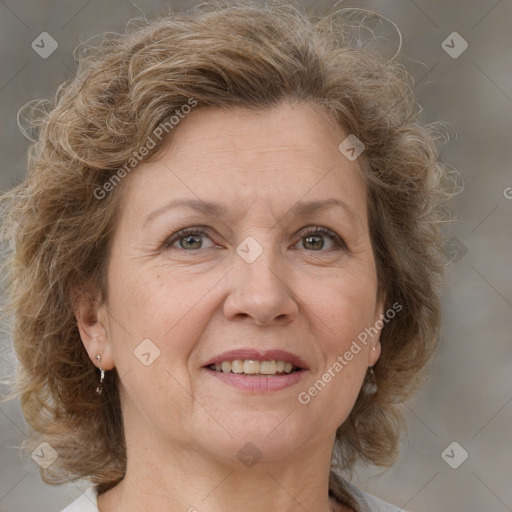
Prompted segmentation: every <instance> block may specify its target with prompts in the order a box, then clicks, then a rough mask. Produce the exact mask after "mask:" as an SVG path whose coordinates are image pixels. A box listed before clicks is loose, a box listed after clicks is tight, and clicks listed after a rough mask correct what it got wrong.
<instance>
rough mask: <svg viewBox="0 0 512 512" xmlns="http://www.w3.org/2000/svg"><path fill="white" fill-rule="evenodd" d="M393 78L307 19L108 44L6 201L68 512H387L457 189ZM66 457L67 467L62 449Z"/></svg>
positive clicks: (50, 478)
mask: <svg viewBox="0 0 512 512" xmlns="http://www.w3.org/2000/svg"><path fill="white" fill-rule="evenodd" d="M407 78H408V75H407V74H406V73H405V72H404V70H403V68H401V67H400V66H398V65H396V64H392V63H386V62H384V61H383V60H382V59H381V58H380V57H379V56H377V55H375V54H372V53H371V52H369V51H366V50H364V49H363V48H354V47H351V46H350V45H349V44H348V40H347V38H346V35H345V33H344V31H343V24H342V21H341V20H340V19H339V18H338V17H337V16H336V14H333V15H332V16H330V17H328V18H324V19H320V20H316V21H312V20H309V19H307V18H306V17H305V16H304V15H302V14H300V13H299V12H298V11H296V10H295V9H294V8H292V7H291V6H289V5H287V4H279V3H273V5H272V8H269V7H258V6H251V5H250V4H240V5H237V6H226V7H219V6H217V7H215V8H212V7H211V6H203V7H202V8H201V9H200V10H198V11H196V12H194V13H191V14H179V15H178V14H172V15H171V14H169V15H166V16H162V17H161V18H159V19H157V20H155V21H153V22H150V23H147V24H144V25H143V26H142V27H139V28H137V29H134V30H131V31H128V32H127V33H126V34H125V35H122V36H119V37H117V38H114V39H111V40H105V41H104V43H103V44H102V45H101V46H100V47H98V48H97V51H95V52H93V53H90V54H89V55H88V56H87V57H83V58H82V60H81V61H80V65H79V70H78V74H77V77H76V79H75V80H73V81H71V82H69V83H66V84H64V85H63V86H61V87H60V88H59V90H58V93H57V98H56V103H55V105H54V106H53V107H52V108H51V109H48V110H47V112H46V113H45V114H44V116H42V118H41V119H40V120H39V133H38V140H37V141H36V142H35V144H33V146H32V147H31V150H30V154H29V173H28V177H27V179H26V181H25V182H24V183H22V184H21V185H20V186H19V187H17V189H15V190H13V191H11V192H10V193H8V194H6V195H5V196H4V198H3V199H4V202H5V205H6V206H5V208H6V209H7V217H6V219H5V223H4V240H7V241H11V244H12V247H13V249H14V250H13V254H12V255H11V257H10V259H9V260H8V261H7V270H8V271H9V279H10V285H11V286H10V294H9V298H10V306H11V310H12V312H13V314H14V319H15V322H14V332H13V337H14V344H15V348H16V352H17V356H18V358H19V361H20V369H19V379H18V383H17V386H18V387H17V389H18V392H19V395H20V397H21V403H22V407H23V411H24V414H25V417H26V419H27V421H28V422H29V424H30V425H31V426H32V428H33V430H34V440H33V445H31V450H34V451H33V452H32V454H33V457H35V458H36V459H37V457H39V458H40V459H41V460H40V465H41V468H42V469H41V471H42V475H43V479H44V480H45V481H46V482H48V483H61V482H65V481H68V480H69V479H78V478H87V479H89V480H90V482H91V483H92V484H93V485H94V487H91V488H90V489H89V490H88V491H87V493H86V494H84V495H83V496H82V497H81V498H80V499H79V500H77V501H76V502H75V503H73V504H72V505H70V506H69V507H68V508H66V511H68V512H70V511H73V512H78V511H98V510H100V511H101V512H114V511H124V512H129V511H140V510H155V511H160V510H166V511H170V510H172V511H186V510H188V511H196V510H197V511H209V512H214V511H218V510H224V511H225V510H240V509H243V510H245V511H268V510H280V511H292V510H293V511H296V510H311V511H315V512H318V511H319V512H324V511H325V512H327V511H353V512H354V511H357V512H363V511H370V510H371V511H376V510H379V511H392V510H398V508H397V507H394V506H392V505H390V504H387V503H385V502H383V501H382V500H379V499H378V498H376V497H374V496H371V495H369V494H367V493H364V492H362V491H360V490H359V489H357V488H356V487H355V486H354V485H353V484H351V483H350V481H349V480H350V476H348V477H347V478H345V477H343V476H342V474H345V476H347V475H350V472H351V469H352V468H353V467H354V465H355V463H356V461H358V460H361V461H363V462H366V463H371V464H375V465H380V466H389V465H391V464H392V463H393V461H394V460H395V459H396V455H397V444H398V438H399V435H400V432H401V429H402V428H403V418H402V416H401V413H400V410H399V409H398V404H399V403H400V402H402V401H403V400H405V399H406V398H407V397H409V396H410V395H411V393H412V392H413V391H414V390H415V389H417V387H418V386H419V383H420V379H419V378H418V377H419V375H420V370H421V369H422V368H423V367H424V366H425V364H426V362H427V361H428V359H429V358H430V356H431V355H432V353H433V351H434V349H435V346H436V342H437V339H438V336H439V328H440V317H441V315H440V304H439V298H438V294H439V285H440V283H441V280H442V275H443V257H442V252H441V247H442V239H441V235H440V231H439V221H440V220H441V218H442V216H441V213H440V212H441V210H440V205H441V200H442V199H445V198H446V197H448V193H447V192H446V191H445V189H444V188H443V183H444V177H445V169H444V167H443V166H442V165H441V164H440V163H439V161H438V156H437V151H436V147H435V138H434V132H433V130H431V129H430V128H429V127H421V126H420V125H419V124H418V122H417V117H418V113H417V112H416V110H415V108H414V105H415V104H414V99H413V97H412V93H411V89H410V87H409V85H408V82H407ZM41 443H46V444H41Z"/></svg>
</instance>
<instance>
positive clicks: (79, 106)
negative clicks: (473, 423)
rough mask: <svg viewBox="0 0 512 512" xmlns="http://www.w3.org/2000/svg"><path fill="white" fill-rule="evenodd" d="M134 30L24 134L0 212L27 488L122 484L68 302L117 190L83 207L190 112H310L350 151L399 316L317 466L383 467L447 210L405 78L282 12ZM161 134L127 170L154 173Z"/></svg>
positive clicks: (101, 278)
mask: <svg viewBox="0 0 512 512" xmlns="http://www.w3.org/2000/svg"><path fill="white" fill-rule="evenodd" d="M139 21H140V23H139V24H137V23H133V24H130V23H129V24H128V25H127V27H126V30H125V32H124V34H111V33H109V36H108V37H107V35H104V37H103V39H102V41H101V42H100V43H98V44H97V45H96V46H95V47H93V48H92V49H88V50H87V52H82V54H80V56H79V59H78V71H77V75H76V77H75V78H74V79H72V80H70V81H66V82H64V83H63V84H61V85H60V86H59V87H58V89H57V92H56V97H55V102H54V103H53V104H51V105H50V106H47V107H46V108H44V109H39V111H38V114H39V116H38V118H37V119H34V120H33V121H32V124H33V127H34V128H35V132H34V133H36V134H37V135H36V139H35V140H34V141H33V143H32V144H31V145H30V147H29V150H28V154H27V161H28V173H27V177H26V179H25V180H24V181H23V182H22V183H21V184H19V185H18V186H16V187H14V188H13V189H12V190H10V191H8V192H6V193H4V194H3V196H2V204H3V217H4V222H3V227H2V241H3V243H5V244H7V245H8V246H9V248H10V250H9V251H8V253H7V255H6V257H5V272H6V273H5V274H4V276H5V277H4V278H5V279H6V283H7V285H6V286H7V289H6V297H7V303H6V308H5V311H7V313H8V315H9V317H10V318H12V319H13V325H12V336H13V342H14V348H15V352H16V356H17V359H18V361H19V367H18V371H17V379H16V384H15V393H16V394H17V396H19V398H20V401H21V406H22V409H23V413H24V416H25V418H26V420H27V422H28V423H29V425H30V426H31V429H32V437H31V440H32V441H31V443H30V446H36V445H37V444H38V443H39V442H41V441H43V440H44V441H46V442H48V443H50V445H51V446H52V447H53V448H54V449H55V450H56V451H57V453H58V458H57V460H56V461H55V462H54V463H53V464H52V465H51V466H50V467H49V468H47V469H41V472H42V478H43V480H44V481H45V482H47V483H62V482H65V481H67V480H75V479H79V478H87V479H89V480H90V481H91V482H92V483H94V484H97V485H98V489H99V492H103V491H105V490H107V489H109V488H110V487H112V486H114V485H115V484H116V483H118V482H119V481H120V480H121V479H122V478H123V477H124V474H125V471H126V463H127V461H126V446H125V439H124V432H123V421H122V411H121V408H120V401H119V392H118V375H117V373H116V371H115V369H114V370H112V371H110V372H107V374H106V382H105V390H106V391H105V393H104V394H103V395H100V396H97V395H96V394H95V393H94V390H95V388H96V386H97V383H98V373H97V369H96V368H95V366H94V364H93V363H92V362H91V360H90V359H89V357H88V355H87V353H86V351H85V348H84V346H83V344H82V342H81V338H80V334H79V331H78V327H77V320H76V317H75V314H74V308H73V304H74V301H75V298H76V297H77V294H78V293H79V292H81V291H84V290H96V291H98V292H99V293H100V297H101V299H102V300H105V299H106V297H107V293H108V290H107V289H106V267H107V264H108V261H109V254H110V242H111V240H112V234H113V232H114V230H115V228H116V222H117V219H118V217H119V212H120V204H121V202H120V197H121V193H120V191H121V187H112V190H111V191H110V193H108V194H105V197H103V198H101V199H98V198H97V191H98V190H99V188H102V187H104V185H105V183H106V182H107V181H109V180H111V179H112V176H113V175H114V172H115V171H116V170H119V169H120V168H122V167H123V166H125V165H126V162H129V161H130V159H133V158H134V155H136V154H138V153H137V151H138V149H139V148H141V147H143V146H145V145H147V144H146V142H147V141H148V137H152V136H153V137H152V138H153V139H155V137H154V132H155V129H156V128H157V127H158V126H159V125H160V124H161V123H162V122H164V121H165V120H167V119H168V118H169V116H172V115H173V114H174V113H175V112H176V111H179V110H180V109H181V108H182V106H183V105H186V104H187V103H189V102H190V101H191V99H193V100H194V101H195V102H197V103H196V106H195V107H194V108H195V109H200V108H208V107H209V108H233V107H240V108H246V109H251V110H253V111H262V110H265V109H270V108H272V107H274V106H277V105H279V104H280V103H281V102H283V101H290V102H297V103H304V104H312V105H314V106H318V107H319V108H321V109H323V110H324V111H325V112H326V113H327V114H328V115H329V116H330V118H332V119H333V120H334V121H335V122H336V123H338V124H339V125H340V126H341V127H342V128H343V129H344V131H345V132H346V133H348V134H354V135H355V136H356V137H357V138H358V139H359V140H360V141H362V142H363V143H364V146H365V150H364V152H363V153H362V155H361V156H360V157H359V159H358V162H359V164H360V166H361V169H362V171H363V175H364V178H365V182H366V194H367V215H368V222H369V229H370V237H371V243H372V248H373V251H374V256H375V262H376V269H377V277H378V296H379V297H381V298H382V300H383V301H384V304H385V309H389V308H391V306H392V305H393V304H395V305H396V303H398V304H399V305H401V306H402V310H401V311H400V312H399V313H397V314H396V316H395V318H393V320H391V321H389V322H386V323H385V325H384V326H383V328H382V331H381V336H380V342H381V345H382V351H381V356H380V358H379V360H378V362H377V363H376V364H375V366H374V372H375V379H376V383H377V389H376V392H370V388H371V382H370V381H369V378H370V376H369V375H368V376H367V377H366V378H365V382H364V383H363V386H362V388H361V391H360V393H359V395H358V398H357V400H356V403H355V405H354V407H353V409H352V411H351V413H350V415H349V416H348V418H347V419H346V421H345V422H344V423H343V425H341V426H340V427H339V429H338V432H337V436H336V441H335V447H334V448H335V451H336V453H337V454H338V463H339V464H341V466H342V467H343V468H344V469H348V470H349V471H351V468H352V467H353V466H354V465H355V463H356V462H357V461H362V462H365V463H369V464H373V465H376V466H390V465H391V464H393V462H394V461H395V460H396V458H397V454H398V446H399V441H400V435H401V432H402V430H403V429H404V426H405V422H404V418H403V413H402V410H401V407H400V404H401V402H403V401H405V400H406V399H407V398H408V397H410V396H411V394H412V393H414V392H415V391H416V390H417V389H418V387H419V386H420V385H421V384H423V382H424V379H423V378H422V375H423V373H424V372H422V371H421V370H423V369H424V368H425V367H426V363H427V362H428V361H429V359H430V358H431V356H432V355H433V354H434V352H435V350H436V347H437V342H438V339H439V335H440V328H441V307H440V297H439V294H440V289H441V286H442V284H443V281H444V271H445V268H444V266H445V261H446V260H445V258H444V254H443V237H442V234H441V229H440V228H441V226H440V223H441V222H442V221H443V219H444V218H445V217H446V211H445V210H444V207H443V204H444V202H445V200H446V199H448V198H449V197H451V195H450V193H449V191H448V186H447V183H448V181H447V180H446V178H447V176H448V174H447V172H446V171H447V166H446V165H445V164H442V163H441V159H440V157H439V152H438V147H437V140H438V139H439V137H440V136H439V133H438V132H437V130H436V125H435V124H434V123H431V124H420V123H419V122H418V120H419V117H420V113H421V108H420V107H419V106H418V104H417V102H416V100H415V98H414V95H413V90H412V87H411V77H410V75H409V74H408V72H407V71H406V70H405V68H404V66H403V65H401V64H399V63H397V62H396V61H394V60H392V61H386V60H385V59H384V58H382V56H381V55H379V54H377V53H375V52H372V51H369V50H368V49H367V48H364V47H363V46H357V45H353V44H351V43H350V41H349V39H350V38H349V35H348V32H347V30H346V29H345V27H344V24H343V16H341V15H340V14H339V13H337V12H332V13H331V14H330V15H329V16H326V17H317V18H314V17H308V16H307V15H306V14H304V13H302V12H300V11H299V10H298V9H297V8H295V7H292V6H291V5H290V4H287V3H283V2H272V5H271V6H268V5H265V6H263V5H260V6H258V5H255V4H252V3H250V2H240V3H237V4H235V5H226V4H220V3H215V4H212V3H211V2H208V4H207V5H205V4H202V5H201V6H199V7H197V8H196V9H194V10H191V11H189V12H187V13H172V12H166V13H165V14H162V15H161V16H159V17H158V18H156V19H154V20H152V21H149V22H148V21H147V20H145V19H144V20H142V19H139ZM38 105H40V104H38ZM35 110H36V109H34V111H35ZM176 130H179V126H177V127H176V128H175V129H174V130H171V131H169V132H168V134H166V135H165V137H163V138H162V140H157V141H156V144H155V147H154V148H152V149H149V150H148V152H147V156H146V157H145V159H144V160H145V161H151V160H152V159H154V158H156V155H157V154H158V152H159V150H160V149H161V148H163V147H165V145H166V143H167V142H168V140H169V139H170V138H171V137H172V135H173V133H175V132H176ZM340 142H341V141H340ZM133 172H137V170H136V169H135V170H134V171H133ZM121 185H122V184H121ZM104 190H105V189H104ZM95 191H96V192H95ZM374 391H375V390H374ZM333 460H334V457H333Z"/></svg>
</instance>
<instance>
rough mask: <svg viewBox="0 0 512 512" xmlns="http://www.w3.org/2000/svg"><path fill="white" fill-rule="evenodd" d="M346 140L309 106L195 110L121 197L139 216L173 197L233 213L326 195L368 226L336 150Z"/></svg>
mask: <svg viewBox="0 0 512 512" xmlns="http://www.w3.org/2000/svg"><path fill="white" fill-rule="evenodd" d="M346 137H347V133H345V132H344V130H343V129H342V128H341V127H340V126H339V125H338V124H337V123H335V122H334V121H333V120H332V119H331V118H329V117H328V116H327V114H326V113H325V112H323V111H320V110H319V109H318V108H317V107H314V106H312V105H309V104H286V103H284V104H281V105H279V106H276V107H273V108H271V109H266V110H260V111H253V110H247V109H239V108H236V109H227V108H224V109H220V108H212V109H204V108H203V109H197V110H196V111H192V112H191V113H190V114H188V116H187V117H186V118H185V119H184V120H182V121H180V124H179V125H178V126H177V127H176V132H175V133H173V137H172V139H171V140H170V142H168V144H167V146H166V147H164V148H162V151H161V152H160V154H159V157H158V158H157V159H156V160H154V161H152V162H147V163H145V162H142V163H141V164H139V166H138V167H137V168H136V169H135V170H134V172H133V173H132V174H131V175H130V176H129V180H128V181H129V182H130V183H129V184H127V185H128V190H127V191H126V192H125V193H123V196H124V197H123V199H124V202H125V204H126V206H127V207H128V208H135V209H137V210H139V211H138V213H139V214H142V213H143V210H146V209H147V208H146V207H147V206H148V205H151V206H153V207H158V206H163V205H164V204H165V203H166V202H167V201H169V199H172V198H180V199H185V198H188V199H190V200H195V201H196V202H197V201H199V202H201V201H204V202H208V201H211V202H213V201H215V202H217V203H219V202H222V203H225V204H226V206H228V207H229V208H231V209H233V210H236V209H237V208H238V209H243V207H244V206H247V205H248V204H249V203H251V204H253V203H255V202H257V201H258V200H260V201H261V202H262V203H264V205H263V206H264V207H265V208H266V209H268V208H271V209H272V211H273V212H274V211H278V210H279V209H280V208H279V205H280V204H281V205H282V206H283V207H290V208H291V206H292V205H293V204H295V203H297V202H299V201H301V200H303V201H304V202H306V201H318V200H322V199H326V198H327V197H329V198H337V199H339V200H340V201H343V202H345V203H347V205H348V206H349V207H350V209H351V210H352V211H354V212H356V213H358V214H359V217H360V218H361V220H362V221H363V222H365V219H364V217H365V201H366V198H365V185H364V178H363V176H362V173H361V169H360V167H359V164H358V162H357V161H349V160H348V159H347V158H346V157H345V156H344V155H343V154H342V153H341V152H340V150H339V149H338V146H339V145H340V143H341V142H342V141H343V140H344V139H345V138H346ZM130 205H131V206H130Z"/></svg>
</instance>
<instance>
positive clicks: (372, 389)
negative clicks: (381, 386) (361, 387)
mask: <svg viewBox="0 0 512 512" xmlns="http://www.w3.org/2000/svg"><path fill="white" fill-rule="evenodd" d="M368 370H369V371H368V373H369V374H370V376H369V378H368V381H367V383H366V392H367V393H368V394H369V395H374V394H375V393H377V379H376V377H375V372H374V371H373V366H370V367H369V368H368Z"/></svg>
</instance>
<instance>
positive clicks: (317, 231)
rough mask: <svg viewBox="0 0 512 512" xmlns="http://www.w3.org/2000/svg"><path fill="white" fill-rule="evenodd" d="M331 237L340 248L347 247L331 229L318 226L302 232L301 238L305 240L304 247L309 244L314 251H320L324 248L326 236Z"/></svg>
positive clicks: (332, 241)
mask: <svg viewBox="0 0 512 512" xmlns="http://www.w3.org/2000/svg"><path fill="white" fill-rule="evenodd" d="M326 237H327V238H329V240H330V241H331V243H335V244H336V245H337V246H338V247H339V248H347V245H346V244H345V242H344V241H343V240H342V239H341V238H340V237H339V236H338V235H337V234H336V233H334V231H331V230H330V229H327V228H323V227H320V226H317V227H316V228H314V229H310V230H309V231H306V232H305V233H303V234H302V237H301V240H303V243H302V245H303V247H305V248H307V247H306V246H307V245H309V246H310V248H312V250H313V251H314V252H319V251H321V249H323V248H324V244H325V241H324V240H325V238H326Z"/></svg>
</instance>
